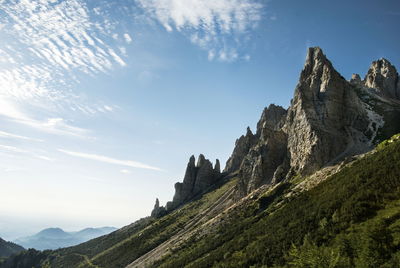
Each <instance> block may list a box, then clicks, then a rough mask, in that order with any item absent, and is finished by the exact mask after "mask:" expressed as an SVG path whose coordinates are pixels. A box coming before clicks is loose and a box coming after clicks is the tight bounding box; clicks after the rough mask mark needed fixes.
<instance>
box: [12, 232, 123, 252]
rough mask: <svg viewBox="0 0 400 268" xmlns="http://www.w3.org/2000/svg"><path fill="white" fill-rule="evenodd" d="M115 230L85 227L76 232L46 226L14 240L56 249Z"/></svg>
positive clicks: (38, 248) (28, 244) (24, 244)
mask: <svg viewBox="0 0 400 268" xmlns="http://www.w3.org/2000/svg"><path fill="white" fill-rule="evenodd" d="M115 230H117V228H114V227H101V228H85V229H83V230H80V231H78V232H65V231H64V230H63V229H61V228H48V229H44V230H42V231H40V232H39V233H37V234H35V235H32V236H27V237H21V238H18V239H16V240H15V241H14V242H15V243H17V244H19V245H22V246H23V247H25V248H34V249H37V250H45V249H57V248H63V247H69V246H74V245H77V244H80V243H83V242H86V241H88V240H90V239H93V238H96V237H99V236H102V235H106V234H109V233H111V232H113V231H115Z"/></svg>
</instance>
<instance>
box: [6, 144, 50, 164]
mask: <svg viewBox="0 0 400 268" xmlns="http://www.w3.org/2000/svg"><path fill="white" fill-rule="evenodd" d="M1 151H4V152H6V153H8V154H9V153H12V154H17V155H21V154H22V155H25V156H28V157H34V158H37V159H41V160H46V161H54V159H52V158H50V157H47V156H45V155H43V154H38V153H36V152H34V151H30V150H26V149H22V148H19V147H16V146H11V145H5V144H0V152H1Z"/></svg>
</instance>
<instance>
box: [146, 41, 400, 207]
mask: <svg viewBox="0 0 400 268" xmlns="http://www.w3.org/2000/svg"><path fill="white" fill-rule="evenodd" d="M399 100H400V82H399V75H398V73H397V71H396V68H395V67H394V66H393V65H391V64H390V62H389V61H387V60H386V59H380V60H378V61H374V62H373V63H372V65H371V67H370V69H369V71H368V73H367V75H366V77H365V79H364V80H361V78H360V76H359V75H358V74H354V75H353V76H352V77H351V80H350V81H346V80H345V79H344V78H343V77H342V76H341V75H340V74H339V73H338V72H337V71H336V70H335V69H334V67H333V66H332V63H331V62H330V61H329V60H328V59H327V58H326V56H325V55H324V53H323V52H322V50H321V49H320V48H319V47H313V48H309V50H308V54H307V58H306V62H305V65H304V68H303V70H302V71H301V74H300V78H299V82H298V84H297V86H296V89H295V93H294V97H293V99H292V101H291V104H290V106H289V108H288V109H287V110H286V109H284V108H282V107H280V106H277V105H274V104H271V105H270V106H269V107H268V108H265V109H264V111H263V112H262V115H261V118H260V120H259V122H258V123H257V130H256V133H255V134H253V132H252V131H251V130H250V128H247V132H246V135H242V136H241V137H240V138H239V139H237V140H236V143H235V147H234V150H233V152H232V155H231V157H230V158H229V159H228V161H227V162H226V166H225V169H224V172H225V173H237V176H238V177H239V180H238V184H237V186H236V193H237V194H236V197H238V198H240V197H242V196H244V195H246V194H248V193H250V192H252V191H253V190H255V189H257V188H258V187H260V186H261V185H263V184H273V183H277V182H280V181H282V180H284V179H287V178H290V177H292V176H294V175H296V174H302V175H308V174H311V173H313V172H315V171H317V170H319V169H320V168H322V167H324V166H326V165H329V164H334V163H336V162H338V161H341V160H343V159H344V158H345V157H348V156H352V155H356V154H360V153H364V152H366V151H368V150H369V149H371V148H372V147H373V145H374V143H375V142H377V141H379V139H385V138H388V137H390V136H392V135H393V134H395V133H398V132H400V123H398V121H399V119H398V117H399V116H400V101H399ZM393 122H394V123H393ZM396 122H397V123H396ZM389 124H390V127H388V125H389ZM221 176H222V174H221V173H220V163H219V161H218V160H217V162H216V164H215V167H214V168H213V167H212V164H211V162H210V161H209V160H207V159H205V158H204V156H203V155H200V156H199V158H198V161H197V164H195V158H194V156H192V157H191V158H190V160H189V163H188V165H187V168H186V173H185V177H184V179H183V182H178V183H176V184H175V195H174V198H173V200H172V201H171V202H168V203H167V206H166V208H165V211H167V212H168V211H171V210H173V209H175V208H177V207H178V206H180V205H182V204H184V203H185V202H187V201H189V200H191V199H193V198H194V197H195V196H196V195H198V194H199V193H202V192H205V191H207V189H209V188H210V186H212V185H213V184H215V182H216V181H217V180H218V179H219V178H220V177H221ZM163 209H164V208H163V207H159V205H157V202H156V206H155V208H154V210H155V211H159V212H160V213H161V214H162V213H164V212H163ZM161 214H160V215H161Z"/></svg>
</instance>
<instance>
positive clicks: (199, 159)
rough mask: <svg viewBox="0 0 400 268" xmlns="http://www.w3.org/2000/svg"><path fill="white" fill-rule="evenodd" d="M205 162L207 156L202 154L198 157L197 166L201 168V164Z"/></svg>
mask: <svg viewBox="0 0 400 268" xmlns="http://www.w3.org/2000/svg"><path fill="white" fill-rule="evenodd" d="M205 162H206V158H205V157H204V155H202V154H200V155H199V158H198V159H197V165H196V167H198V168H200V167H201V166H203V165H204V163H205Z"/></svg>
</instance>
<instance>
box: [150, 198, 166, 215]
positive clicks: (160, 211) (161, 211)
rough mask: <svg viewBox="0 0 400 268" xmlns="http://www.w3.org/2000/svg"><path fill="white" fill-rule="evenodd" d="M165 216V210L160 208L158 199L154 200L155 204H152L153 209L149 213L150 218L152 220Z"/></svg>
mask: <svg viewBox="0 0 400 268" xmlns="http://www.w3.org/2000/svg"><path fill="white" fill-rule="evenodd" d="M165 214H166V211H165V208H164V207H160V201H159V200H158V198H156V203H155V204H154V208H153V210H152V211H151V216H152V217H154V218H159V217H161V216H164V215H165Z"/></svg>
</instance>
